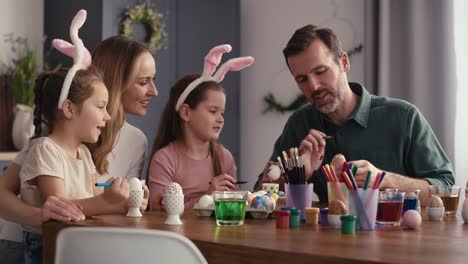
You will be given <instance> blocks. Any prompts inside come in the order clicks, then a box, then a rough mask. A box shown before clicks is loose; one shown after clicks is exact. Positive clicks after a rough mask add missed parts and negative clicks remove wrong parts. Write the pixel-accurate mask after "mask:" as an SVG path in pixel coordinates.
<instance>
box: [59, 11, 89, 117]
mask: <svg viewBox="0 0 468 264" xmlns="http://www.w3.org/2000/svg"><path fill="white" fill-rule="evenodd" d="M85 21H86V10H84V9H81V10H80V11H78V13H77V14H76V15H75V17H74V18H73V20H72V22H71V25H70V38H71V41H72V43H73V44H70V43H68V42H66V41H65V40H62V39H54V40H53V41H52V45H53V46H54V47H55V48H56V49H57V50H59V51H60V52H62V53H63V54H65V55H67V56H69V57H72V58H73V66H72V67H71V68H70V70H68V73H67V76H66V77H65V80H64V81H63V85H62V91H61V92H60V98H59V101H58V105H57V107H58V109H62V106H63V102H64V101H65V100H66V99H67V97H68V92H69V91H70V85H71V83H72V81H73V77H75V74H76V72H77V71H78V70H86V69H88V67H89V66H90V65H91V54H90V53H89V51H88V49H86V47H85V46H84V44H83V41H82V40H81V39H80V37H79V36H78V30H79V29H80V28H81V27H82V26H83V24H84V22H85Z"/></svg>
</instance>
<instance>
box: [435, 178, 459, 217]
mask: <svg viewBox="0 0 468 264" xmlns="http://www.w3.org/2000/svg"><path fill="white" fill-rule="evenodd" d="M460 190H461V187H460V186H436V185H430V186H429V191H430V193H431V196H432V195H437V196H439V197H440V199H442V202H443V203H444V207H445V214H446V215H455V214H456V213H457V209H458V201H459V199H460Z"/></svg>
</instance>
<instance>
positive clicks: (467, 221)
mask: <svg viewBox="0 0 468 264" xmlns="http://www.w3.org/2000/svg"><path fill="white" fill-rule="evenodd" d="M461 216H462V218H463V221H465V224H468V210H464V211H462V212H461Z"/></svg>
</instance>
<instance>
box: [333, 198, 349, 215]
mask: <svg viewBox="0 0 468 264" xmlns="http://www.w3.org/2000/svg"><path fill="white" fill-rule="evenodd" d="M328 214H332V215H345V214H348V208H347V206H346V204H345V203H343V202H342V201H340V200H331V201H330V202H329V203H328Z"/></svg>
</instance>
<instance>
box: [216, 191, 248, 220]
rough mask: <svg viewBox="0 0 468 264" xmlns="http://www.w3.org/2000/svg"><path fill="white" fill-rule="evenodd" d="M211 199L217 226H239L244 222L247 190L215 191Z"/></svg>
mask: <svg viewBox="0 0 468 264" xmlns="http://www.w3.org/2000/svg"><path fill="white" fill-rule="evenodd" d="M213 200H214V203H215V214H216V224H217V225H218V226H239V225H243V224H244V218H245V208H246V206H247V192H243V191H223V192H221V191H216V192H214V193H213Z"/></svg>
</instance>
